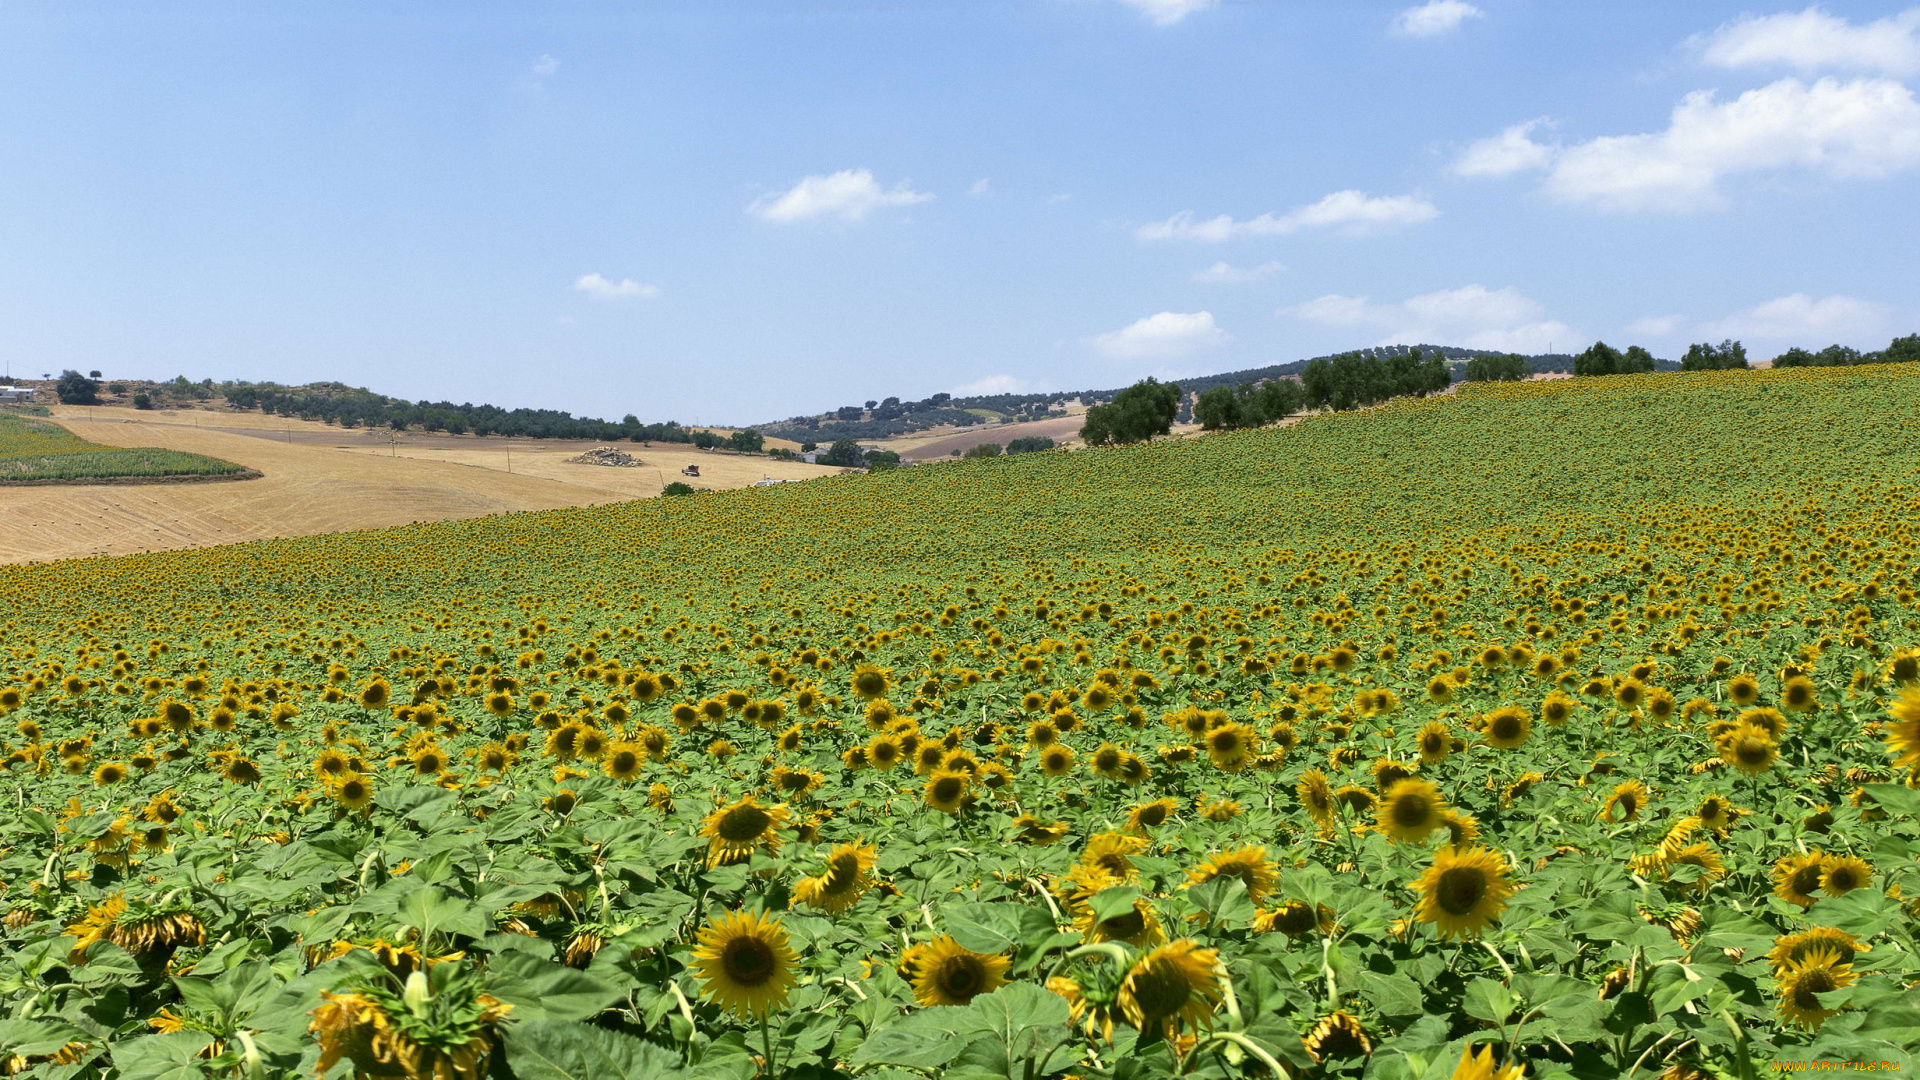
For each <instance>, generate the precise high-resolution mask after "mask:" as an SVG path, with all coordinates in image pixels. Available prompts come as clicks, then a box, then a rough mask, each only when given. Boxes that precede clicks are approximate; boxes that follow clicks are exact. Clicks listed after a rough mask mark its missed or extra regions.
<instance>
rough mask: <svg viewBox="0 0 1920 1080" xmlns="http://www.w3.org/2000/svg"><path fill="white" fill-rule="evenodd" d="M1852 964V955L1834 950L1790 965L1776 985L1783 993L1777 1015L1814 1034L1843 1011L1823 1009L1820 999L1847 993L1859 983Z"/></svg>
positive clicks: (1814, 953) (1814, 952)
mask: <svg viewBox="0 0 1920 1080" xmlns="http://www.w3.org/2000/svg"><path fill="white" fill-rule="evenodd" d="M1852 961H1853V958H1852V956H1851V955H1850V954H1846V953H1842V952H1840V951H1839V950H1837V949H1832V948H1819V949H1814V950H1812V951H1811V952H1809V953H1808V954H1806V955H1805V956H1802V957H1800V958H1799V959H1796V960H1793V961H1790V962H1789V963H1788V964H1787V966H1786V969H1785V970H1784V971H1782V972H1781V973H1780V974H1779V976H1778V979H1777V981H1776V984H1775V985H1776V988H1777V989H1778V990H1779V992H1780V1004H1779V1005H1778V1006H1777V1007H1776V1011H1778V1012H1779V1013H1780V1018H1781V1020H1783V1021H1785V1022H1786V1023H1788V1024H1793V1025H1797V1026H1799V1027H1803V1028H1806V1029H1807V1030H1809V1031H1813V1030H1817V1029H1818V1028H1819V1027H1820V1025H1821V1024H1824V1023H1826V1022H1827V1019H1828V1018H1829V1017H1833V1016H1837V1015H1838V1014H1839V1013H1840V1011H1841V1010H1840V1009H1829V1008H1826V1007H1825V1006H1823V1005H1822V1004H1821V1003H1820V995H1821V994H1827V993H1832V992H1833V991H1835V990H1843V989H1845V988H1847V987H1849V986H1852V985H1853V984H1854V983H1855V982H1856V981H1857V980H1858V976H1856V975H1854V973H1853V962H1852Z"/></svg>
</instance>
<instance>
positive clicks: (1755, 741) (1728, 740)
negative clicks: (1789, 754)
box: [1719, 724, 1780, 776]
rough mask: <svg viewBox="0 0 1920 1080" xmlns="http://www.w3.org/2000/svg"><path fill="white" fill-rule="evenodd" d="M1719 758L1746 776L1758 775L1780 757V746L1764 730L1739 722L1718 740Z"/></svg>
mask: <svg viewBox="0 0 1920 1080" xmlns="http://www.w3.org/2000/svg"><path fill="white" fill-rule="evenodd" d="M1719 750H1720V759H1721V760H1722V761H1725V762H1726V763H1727V764H1728V765H1731V766H1733V767H1734V768H1736V769H1738V770H1740V771H1741V772H1743V773H1745V774H1747V775H1748V776H1759V775H1760V774H1761V773H1763V772H1766V771H1767V770H1768V769H1771V768H1773V763H1774V762H1775V761H1776V760H1778V759H1779V757H1780V748H1779V746H1778V745H1776V744H1775V743H1774V741H1773V738H1772V737H1771V736H1769V735H1768V734H1767V733H1766V731H1764V730H1763V729H1761V728H1757V727H1754V726H1752V725H1750V724H1740V725H1739V726H1737V727H1735V728H1734V729H1733V730H1732V731H1729V732H1727V733H1726V734H1725V735H1722V736H1721V737H1720V740H1719Z"/></svg>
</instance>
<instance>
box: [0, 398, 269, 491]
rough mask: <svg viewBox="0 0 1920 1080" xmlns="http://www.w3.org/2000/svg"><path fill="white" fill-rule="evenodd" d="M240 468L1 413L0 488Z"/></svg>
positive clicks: (236, 472)
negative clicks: (105, 441) (105, 442)
mask: <svg viewBox="0 0 1920 1080" xmlns="http://www.w3.org/2000/svg"><path fill="white" fill-rule="evenodd" d="M247 471H248V470H247V469H246V467H245V466H241V465H235V464H234V463H233V462H231V461H222V460H220V459H219V458H212V457H207V456H206V455H205V454H189V453H186V452H184V451H180V450H159V449H153V448H131V449H123V448H120V447H114V446H101V445H100V444H99V443H91V442H88V441H87V440H85V439H82V438H81V437H80V436H78V435H75V434H74V433H73V432H71V431H68V430H67V429H66V428H63V427H61V426H60V425H58V424H55V423H50V422H48V421H46V420H36V419H33V418H31V417H28V416H22V415H17V414H15V413H12V412H0V486H3V485H8V484H47V483H86V482H87V481H98V480H118V479H126V478H129V477H139V478H159V477H212V476H226V477H233V478H235V479H239V478H240V476H241V475H242V474H245V473H247Z"/></svg>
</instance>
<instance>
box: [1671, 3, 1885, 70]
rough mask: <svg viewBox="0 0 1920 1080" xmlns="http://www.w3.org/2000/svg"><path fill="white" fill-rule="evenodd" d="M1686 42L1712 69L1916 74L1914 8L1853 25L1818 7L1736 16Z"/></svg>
mask: <svg viewBox="0 0 1920 1080" xmlns="http://www.w3.org/2000/svg"><path fill="white" fill-rule="evenodd" d="M1688 44H1689V45H1691V46H1693V47H1694V48H1696V49H1698V50H1699V51H1700V58H1701V59H1702V60H1704V61H1706V62H1707V63H1709V64H1712V65H1714V66H1716V67H1725V68H1741V67H1774V66H1785V67H1792V68H1798V69H1800V70H1801V71H1814V70H1817V69H1821V68H1841V69H1845V70H1853V71H1878V72H1882V73H1884V74H1887V75H1901V76H1905V75H1912V74H1914V73H1915V72H1920V8H1911V9H1909V10H1907V11H1903V12H1901V13H1900V14H1898V15H1889V16H1887V17H1886V18H1884V19H1879V20H1877V21H1875V22H1870V23H1862V24H1861V25H1858V26H1856V25H1854V24H1853V23H1850V22H1848V21H1847V20H1846V19H1843V18H1839V17H1837V16H1834V15H1829V14H1828V13H1827V12H1826V11H1825V10H1823V9H1822V8H1819V7H1810V8H1808V9H1807V10H1805V11H1802V12H1797V13H1796V12H1782V13H1780V14H1778V15H1742V16H1741V17H1740V18H1738V19H1735V20H1734V21H1732V22H1730V23H1726V24H1724V25H1722V26H1721V27H1720V28H1719V29H1717V30H1715V31H1714V32H1713V33H1711V34H1701V35H1697V36H1695V37H1694V38H1692V39H1691V40H1690V41H1689V42H1688Z"/></svg>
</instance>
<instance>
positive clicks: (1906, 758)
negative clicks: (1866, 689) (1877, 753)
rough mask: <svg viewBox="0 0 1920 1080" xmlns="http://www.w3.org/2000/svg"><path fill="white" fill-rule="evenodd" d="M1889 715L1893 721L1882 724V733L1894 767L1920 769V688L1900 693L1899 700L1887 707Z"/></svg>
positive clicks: (1913, 687) (1909, 688)
mask: <svg viewBox="0 0 1920 1080" xmlns="http://www.w3.org/2000/svg"><path fill="white" fill-rule="evenodd" d="M1887 714H1888V715H1889V716H1892V717H1893V719H1892V721H1891V722H1887V721H1883V722H1882V723H1881V725H1880V733H1881V734H1882V735H1885V736H1886V739H1887V753H1889V754H1891V755H1893V765H1894V767H1895V768H1897V769H1911V768H1916V767H1920V686H1908V687H1907V688H1906V689H1904V690H1902V691H1900V698H1899V700H1898V701H1895V702H1894V703H1893V704H1892V705H1889V706H1888V707H1887Z"/></svg>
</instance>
